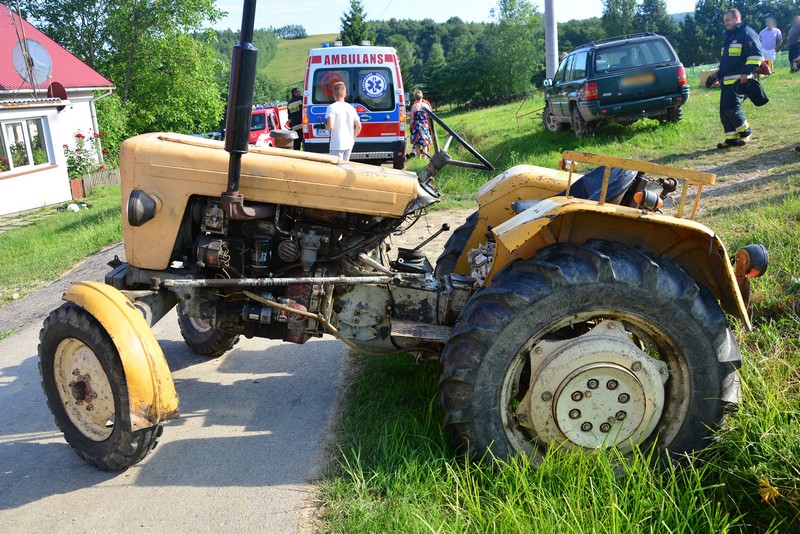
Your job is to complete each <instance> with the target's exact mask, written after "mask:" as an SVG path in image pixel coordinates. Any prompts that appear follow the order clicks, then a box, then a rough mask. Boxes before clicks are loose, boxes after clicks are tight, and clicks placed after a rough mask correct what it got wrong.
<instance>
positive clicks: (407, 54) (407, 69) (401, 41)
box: [386, 33, 417, 87]
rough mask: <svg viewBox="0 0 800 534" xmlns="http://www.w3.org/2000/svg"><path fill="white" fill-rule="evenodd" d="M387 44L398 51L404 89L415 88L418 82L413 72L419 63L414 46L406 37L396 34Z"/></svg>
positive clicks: (390, 37) (391, 36)
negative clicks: (417, 62)
mask: <svg viewBox="0 0 800 534" xmlns="http://www.w3.org/2000/svg"><path fill="white" fill-rule="evenodd" d="M386 44H387V45H388V46H391V47H392V48H394V49H395V50H396V51H397V57H398V59H399V60H400V69H401V72H402V73H403V87H413V86H414V84H415V82H416V79H415V78H414V74H413V72H414V67H415V65H416V61H417V58H416V57H415V56H414V46H413V45H412V44H411V43H410V42H408V39H406V38H405V36H403V35H400V34H396V33H395V34H392V35H390V36H389V38H388V39H387V40H386Z"/></svg>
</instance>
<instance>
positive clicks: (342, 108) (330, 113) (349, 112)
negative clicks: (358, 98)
mask: <svg viewBox="0 0 800 534" xmlns="http://www.w3.org/2000/svg"><path fill="white" fill-rule="evenodd" d="M332 90H333V99H334V102H333V104H331V105H330V106H328V110H327V111H326V112H325V125H326V127H327V128H328V130H330V132H331V143H330V150H329V154H330V155H331V156H339V157H340V158H342V160H344V161H350V152H352V150H353V146H354V145H355V142H356V137H358V134H359V132H361V120H360V119H359V118H358V114H357V113H356V108H354V107H353V106H351V105H350V104H348V103H347V102H345V101H344V98H345V97H346V96H347V88H346V87H345V85H344V82H336V83H335V84H333V88H332Z"/></svg>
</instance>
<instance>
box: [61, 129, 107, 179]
mask: <svg viewBox="0 0 800 534" xmlns="http://www.w3.org/2000/svg"><path fill="white" fill-rule="evenodd" d="M101 137H103V133H102V132H97V133H90V134H88V135H84V134H82V133H81V132H80V131H78V132H77V133H75V148H71V147H70V146H69V145H64V155H65V156H67V174H68V175H69V178H70V180H72V179H73V178H83V177H84V176H86V175H87V174H89V173H91V172H94V171H97V170H100V169H103V168H105V165H100V164H98V163H97V146H98V144H99V142H98V141H96V139H99V138H101ZM104 153H105V150H104Z"/></svg>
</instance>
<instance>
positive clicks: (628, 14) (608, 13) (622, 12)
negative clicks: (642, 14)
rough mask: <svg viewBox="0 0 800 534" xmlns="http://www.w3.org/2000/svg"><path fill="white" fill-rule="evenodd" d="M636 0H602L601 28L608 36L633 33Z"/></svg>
mask: <svg viewBox="0 0 800 534" xmlns="http://www.w3.org/2000/svg"><path fill="white" fill-rule="evenodd" d="M635 16H636V0H603V17H602V20H603V29H604V30H605V31H606V35H608V36H609V37H612V36H617V35H627V34H630V33H633V19H634V17H635Z"/></svg>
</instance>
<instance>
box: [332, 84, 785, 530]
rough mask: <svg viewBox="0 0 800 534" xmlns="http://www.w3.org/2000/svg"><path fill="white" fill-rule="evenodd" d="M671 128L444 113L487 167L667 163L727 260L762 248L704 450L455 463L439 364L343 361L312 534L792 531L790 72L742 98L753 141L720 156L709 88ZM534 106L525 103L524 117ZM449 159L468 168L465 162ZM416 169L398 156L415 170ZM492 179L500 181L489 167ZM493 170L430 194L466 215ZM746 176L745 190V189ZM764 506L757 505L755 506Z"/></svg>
mask: <svg viewBox="0 0 800 534" xmlns="http://www.w3.org/2000/svg"><path fill="white" fill-rule="evenodd" d="M694 76H695V77H693V79H692V83H693V93H692V96H691V99H690V101H689V103H688V105H687V106H686V109H685V111H686V115H685V117H686V119H685V120H684V121H683V122H682V123H681V124H678V125H667V126H658V125H657V123H656V122H655V121H643V122H640V123H637V124H635V125H633V126H631V127H622V126H612V127H609V128H605V129H604V130H602V131H601V132H600V133H599V134H597V135H596V136H593V137H589V138H587V139H581V140H577V139H575V137H574V136H573V134H572V133H571V132H564V133H560V134H551V133H548V132H545V131H544V129H543V127H542V125H541V123H540V120H539V119H538V118H537V119H534V118H531V117H527V118H523V119H522V120H521V125H520V128H519V129H517V124H516V120H515V113H516V112H517V110H518V108H519V107H520V104H519V103H515V104H510V105H507V106H499V107H495V108H490V109H485V110H479V111H473V112H447V113H442V116H443V117H444V118H445V120H446V121H447V122H448V123H449V124H451V125H452V126H454V128H455V129H456V131H459V132H461V133H462V134H464V136H465V137H466V139H468V140H469V141H470V142H471V143H473V144H474V146H476V148H478V150H479V151H481V152H482V153H483V154H484V155H486V156H487V157H488V159H489V160H490V161H493V162H494V163H495V165H496V167H497V168H498V170H503V169H506V168H508V167H509V166H511V165H515V164H519V163H528V164H537V165H543V166H547V167H553V166H555V164H556V163H557V162H558V160H559V159H560V153H561V151H563V150H568V149H570V150H585V151H590V152H598V153H602V154H610V155H616V156H621V157H631V158H638V159H644V160H649V161H654V162H659V163H665V164H673V165H677V166H681V167H685V168H689V169H696V170H705V171H708V172H714V173H716V174H717V175H718V183H719V184H720V185H719V186H717V188H716V189H717V191H720V192H722V193H723V194H722V195H720V196H716V197H715V196H712V195H713V190H714V188H708V189H707V191H709V192H712V194H708V195H706V197H705V200H704V201H703V202H702V203H701V206H702V210H701V212H700V217H699V218H700V221H701V222H703V223H704V224H706V225H707V226H709V227H711V228H713V229H714V230H715V231H716V232H718V234H719V235H720V236H721V238H722V239H723V241H724V242H725V243H726V244H727V246H728V249H729V250H731V251H734V250H736V249H737V248H738V247H740V246H742V245H745V244H747V243H752V242H762V243H764V244H765V245H766V246H767V248H768V249H769V251H770V256H771V265H770V268H769V270H768V272H767V273H766V274H765V275H764V276H763V277H761V278H759V279H756V280H755V281H754V286H753V287H754V288H753V292H754V301H753V306H752V318H753V322H754V325H755V329H754V331H753V332H745V331H744V330H743V329H742V328H741V326H738V327H737V330H736V335H737V338H738V340H739V344H740V348H741V350H742V353H743V357H744V364H743V367H742V370H741V378H742V381H743V399H742V404H741V405H740V409H739V411H738V412H736V413H734V414H733V415H731V416H730V417H729V418H728V420H727V424H726V428H725V429H724V430H723V431H721V432H719V433H718V434H717V438H718V439H716V440H715V442H714V443H713V444H712V445H711V446H710V447H709V448H708V449H706V450H704V451H701V452H699V453H697V455H696V456H695V457H693V458H691V461H690V462H689V464H688V465H687V466H686V467H685V468H683V469H678V470H667V471H666V472H654V471H653V469H651V467H650V462H649V461H648V459H649V452H648V451H644V452H642V453H639V454H637V455H634V456H633V458H632V459H630V460H628V461H622V460H621V459H620V458H619V457H618V456H617V455H616V453H615V452H613V451H605V452H597V453H593V454H589V455H575V454H566V453H563V452H561V451H557V450H550V451H549V452H548V453H547V455H546V456H545V458H544V460H543V462H542V464H541V465H540V466H538V467H533V466H531V465H529V464H528V462H526V461H525V460H523V459H520V458H516V459H513V460H511V461H510V462H500V463H499V464H498V465H496V466H493V467H487V466H485V465H479V466H476V465H473V464H469V463H464V462H462V461H460V460H458V459H457V458H456V457H455V455H454V453H453V451H452V449H451V448H450V445H449V443H448V440H447V439H446V436H445V434H444V429H443V426H442V417H443V415H442V413H441V411H440V409H439V407H438V403H437V397H436V395H437V381H438V375H439V372H440V366H439V364H438V363H436V362H431V363H428V364H425V365H415V364H414V363H413V362H412V361H411V360H410V359H409V358H406V357H402V356H399V357H386V358H380V359H375V358H361V357H357V364H358V365H355V366H353V367H354V368H355V369H358V371H357V376H356V377H355V379H354V380H353V383H352V384H351V385H350V386H349V388H348V389H347V391H346V394H345V396H344V400H343V407H342V416H341V420H340V423H339V426H338V432H339V433H338V435H337V436H336V438H335V439H334V440H333V441H334V445H333V447H334V450H333V451H332V455H333V457H334V459H333V460H332V461H331V463H330V464H329V466H328V469H327V471H326V476H325V479H324V481H323V483H322V487H321V490H320V491H321V495H320V500H321V504H322V510H323V518H322V521H321V523H320V525H319V527H320V529H321V530H322V531H323V532H437V533H438V532H453V533H460V532H586V533H590V532H591V533H594V532H615V533H616V532H631V533H638V532H686V533H694V532H714V533H716V532H739V531H745V532H796V531H797V529H798V525H800V341H799V339H800V257H798V243H800V194H798V193H797V192H796V191H798V190H800V188H799V187H798V186H800V157H798V155H797V153H795V152H794V150H793V148H794V146H795V145H797V144H800V123H798V121H796V120H793V119H790V118H789V117H790V116H792V117H793V116H794V115H793V113H794V111H793V110H794V109H795V108H796V95H797V94H798V90H799V89H800V77H798V76H790V75H789V74H788V73H785V72H782V71H779V72H778V73H777V74H775V75H773V76H772V77H771V78H769V79H766V80H764V81H763V83H764V85H765V88H766V91H767V92H768V94H769V96H770V98H771V102H770V104H769V105H768V106H766V107H764V108H754V107H753V106H752V105H751V104H750V103H746V104H745V107H746V113H747V115H748V120H749V121H750V123H751V124H752V126H753V129H754V136H753V143H752V144H751V145H749V146H747V147H745V148H743V149H740V150H736V151H730V152H720V151H717V150H715V149H713V148H712V147H714V146H715V145H716V143H717V142H718V141H720V140H721V138H722V135H721V134H722V129H721V126H720V125H719V122H718V111H717V110H718V99H719V93H718V91H716V90H712V91H707V90H701V89H697V88H696V86H697V83H698V82H697V79H696V73H694ZM537 107H541V100H536V101H533V100H532V101H529V102H526V103H525V104H524V105H523V110H522V113H524V112H525V111H530V110H534V109H536V108H537ZM456 155H458V156H459V157H462V159H469V157H468V156H466V155H465V154H464V152H463V151H461V152H457V153H456ZM423 165H424V162H419V161H416V160H411V163H410V165H409V167H410V168H411V169H413V170H419V169H421V168H422V166H423ZM498 172H499V171H498ZM495 174H496V173H478V172H474V171H466V170H462V169H455V168H447V169H445V170H444V171H443V172H442V173H441V174H440V175H439V177H437V183H438V185H439V186H440V187H441V189H442V191H443V195H444V197H445V199H446V200H445V202H444V203H443V204H444V205H445V206H463V205H469V206H474V205H475V201H474V197H475V189H476V188H477V187H478V186H479V185H481V184H483V183H484V182H485V181H486V180H488V179H490V178H491V177H493V176H494V175H495ZM748 180H749V181H748ZM765 495H766V496H767V497H768V498H767V499H765Z"/></svg>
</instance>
